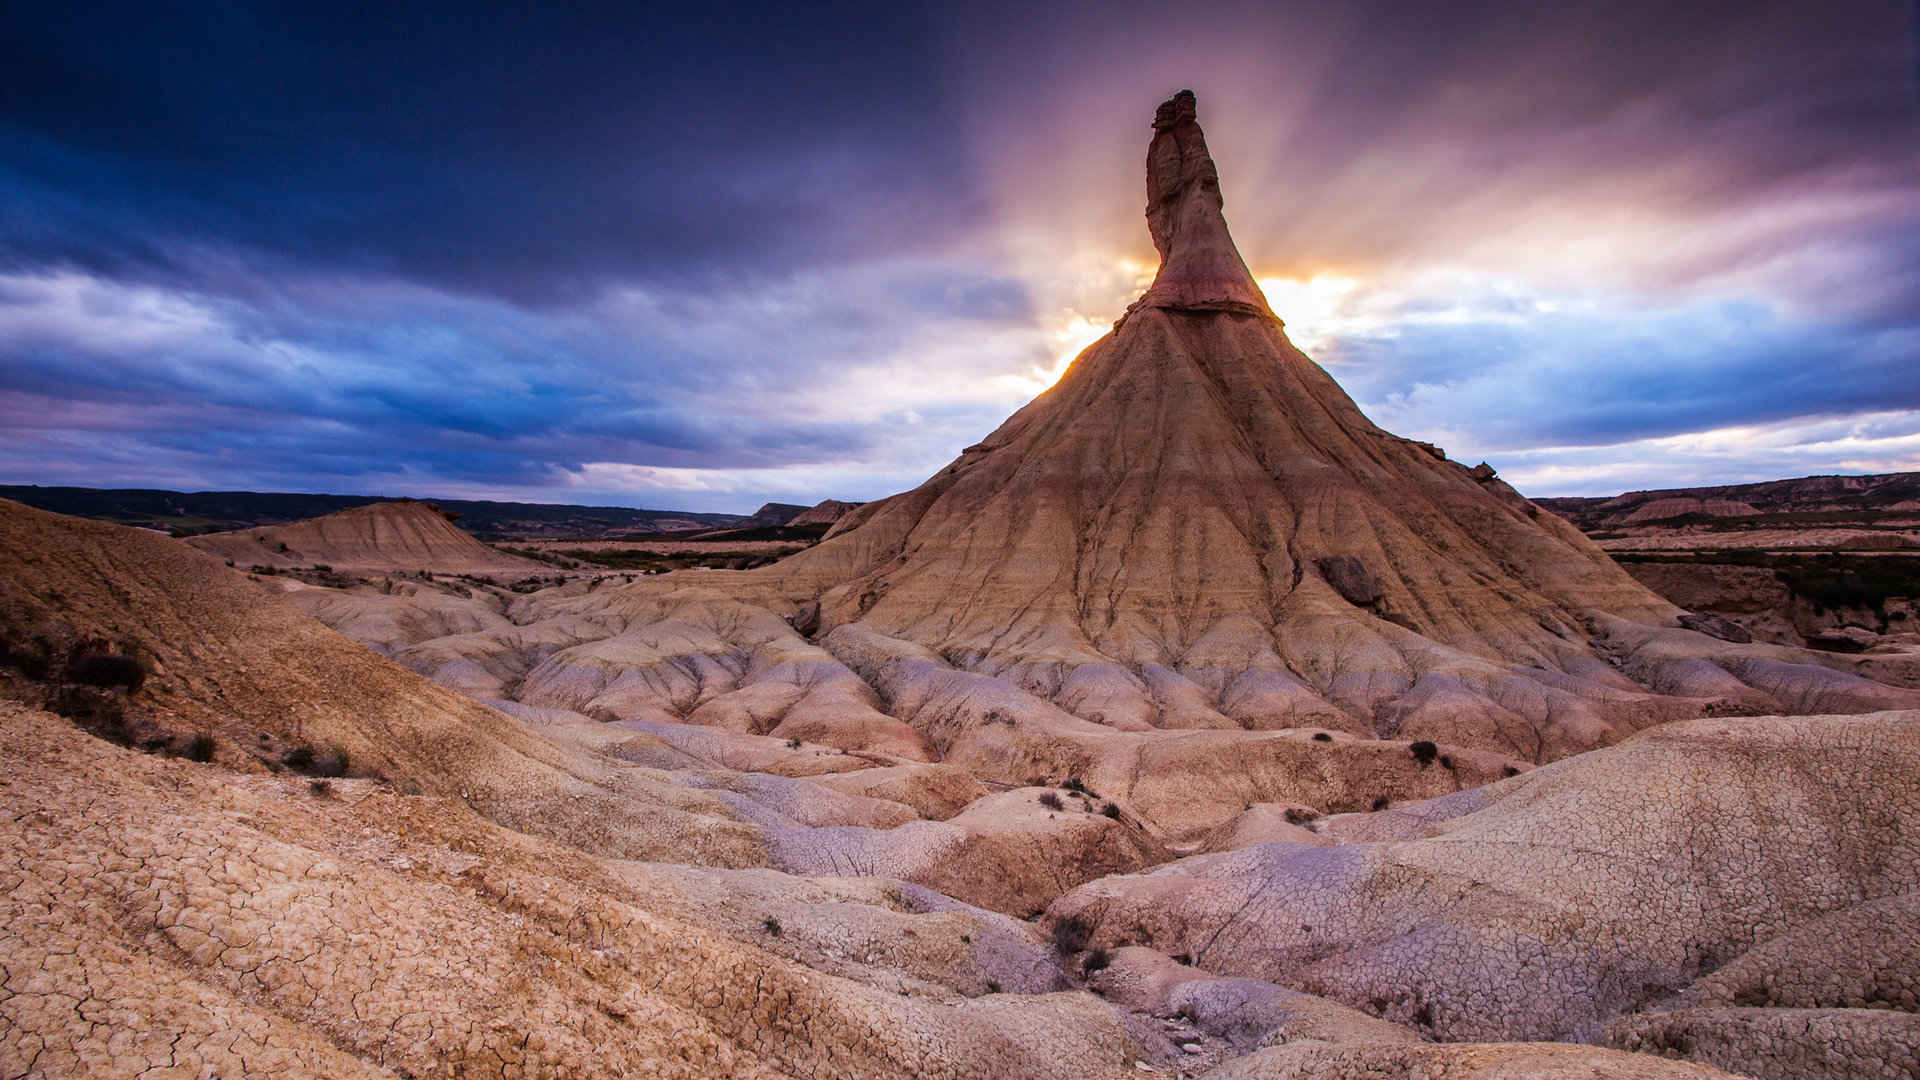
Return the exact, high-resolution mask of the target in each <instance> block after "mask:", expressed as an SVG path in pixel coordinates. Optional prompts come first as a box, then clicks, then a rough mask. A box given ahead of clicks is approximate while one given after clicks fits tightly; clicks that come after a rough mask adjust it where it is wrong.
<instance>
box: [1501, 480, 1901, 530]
mask: <svg viewBox="0 0 1920 1080" xmlns="http://www.w3.org/2000/svg"><path fill="white" fill-rule="evenodd" d="M1533 501H1534V502H1536V503H1538V504H1540V505H1541V506H1544V507H1546V508H1547V509H1549V510H1552V511H1553V512H1554V513H1556V514H1559V515H1560V516H1561V517H1564V518H1566V519H1567V520H1568V521H1571V522H1573V523H1574V525H1576V526H1578V527H1579V528H1580V529H1581V531H1583V532H1586V533H1588V534H1599V533H1606V532H1612V531H1617V530H1622V529H1632V528H1637V527H1667V528H1677V527H1685V526H1695V527H1700V526H1705V527H1707V528H1709V529H1713V530H1715V531H1742V532H1744V531H1753V530H1758V529H1782V528H1836V527H1839V528H1847V527H1852V528H1874V527H1876V526H1884V525H1888V524H1891V523H1893V522H1894V521H1899V522H1906V521H1910V520H1911V519H1913V518H1914V517H1916V515H1920V473H1910V472H1909V473H1885V474H1882V475H1878V476H1802V477H1798V478H1795V479H1792V480H1768V481H1766V482H1764V483H1758V484H1730V485H1727V486H1724V487H1697V488H1668V489H1664V490H1658V491H1629V492H1627V493H1625V494H1624V495H1615V496H1612V497H1610V498H1608V497H1602V498H1580V499H1535V500H1533ZM1595 538H1596V539H1603V538H1604V537H1600V536H1596V537H1595Z"/></svg>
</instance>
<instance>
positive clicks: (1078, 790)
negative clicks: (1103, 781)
mask: <svg viewBox="0 0 1920 1080" xmlns="http://www.w3.org/2000/svg"><path fill="white" fill-rule="evenodd" d="M1060 786H1061V787H1063V788H1066V789H1067V790H1068V791H1071V792H1073V793H1074V794H1076V795H1085V796H1086V797H1087V798H1089V799H1097V798H1099V797H1100V793H1099V792H1097V791H1095V790H1093V789H1092V788H1090V787H1088V786H1087V785H1086V783H1085V782H1083V781H1082V780H1081V779H1080V778H1079V777H1077V776H1069V777H1067V782H1066V783H1064V784H1061V785H1060Z"/></svg>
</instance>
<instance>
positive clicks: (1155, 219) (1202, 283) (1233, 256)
mask: <svg viewBox="0 0 1920 1080" xmlns="http://www.w3.org/2000/svg"><path fill="white" fill-rule="evenodd" d="M1196 107H1197V103H1196V101H1195V99H1194V96H1193V91H1191V90H1182V91H1180V92H1179V93H1178V94H1175V95H1174V96H1173V97H1172V98H1170V99H1168V100H1167V101H1164V102H1162V103H1161V104H1160V109H1159V111H1158V112H1156V113H1155V114H1154V118H1153V143H1152V145H1150V146H1149V147H1148V148H1147V228H1148V230H1149V231H1151V232H1152V233H1153V246H1154V247H1155V248H1158V249H1159V251H1160V272H1159V274H1158V275H1157V276H1155V277H1154V279H1153V287H1152V288H1151V289H1148V290H1147V293H1146V295H1144V296H1142V297H1141V298H1140V300H1139V302H1138V303H1136V304H1135V305H1134V307H1136V308H1138V307H1161V308H1173V309H1176V310H1182V311H1236V312H1242V313H1245V314H1249V315H1266V316H1269V317H1271V316H1272V315H1273V311H1272V309H1270V308H1269V307H1267V298H1266V297H1265V296H1264V295H1262V294H1261V292H1260V287H1259V286H1258V285H1256V284H1254V280H1253V274H1252V273H1250V272H1249V271H1248V270H1247V264H1246V262H1245V261H1244V260H1243V259H1241V258H1240V251H1239V249H1237V248H1235V247H1234V246H1233V237H1232V236H1231V235H1230V234H1229V233H1228V232H1227V220H1226V218H1225V217H1223V216H1221V213H1220V208H1221V206H1222V205H1223V202H1222V200H1221V198H1220V174H1219V172H1218V170H1216V169H1215V168H1214V164H1213V155H1211V154H1209V153H1208V152H1207V139H1206V136H1205V135H1204V134H1203V133H1202V132H1201V130H1200V122H1199V120H1198V119H1197V118H1196Z"/></svg>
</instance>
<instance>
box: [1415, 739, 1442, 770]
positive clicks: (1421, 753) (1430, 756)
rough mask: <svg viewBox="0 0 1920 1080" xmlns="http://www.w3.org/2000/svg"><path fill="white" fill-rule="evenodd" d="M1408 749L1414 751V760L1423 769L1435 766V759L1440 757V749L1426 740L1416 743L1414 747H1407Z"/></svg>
mask: <svg viewBox="0 0 1920 1080" xmlns="http://www.w3.org/2000/svg"><path fill="white" fill-rule="evenodd" d="M1407 749H1408V750H1411V751H1413V760H1415V761H1417V762H1419V763H1420V767H1421V768H1423V769H1424V768H1426V767H1427V766H1429V765H1431V764H1433V762H1434V759H1435V758H1437V757H1439V756H1440V748H1439V747H1438V746H1435V745H1434V744H1432V743H1431V742H1428V741H1427V740H1425V739H1422V740H1420V741H1419V742H1417V743H1414V744H1413V745H1412V746H1409V747H1407Z"/></svg>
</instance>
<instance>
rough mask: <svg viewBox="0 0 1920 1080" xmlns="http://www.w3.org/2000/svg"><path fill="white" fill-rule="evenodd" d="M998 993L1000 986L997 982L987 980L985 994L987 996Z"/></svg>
mask: <svg viewBox="0 0 1920 1080" xmlns="http://www.w3.org/2000/svg"><path fill="white" fill-rule="evenodd" d="M999 992H1000V984H999V982H997V981H996V980H993V979H988V980H987V993H989V994H997V993H999Z"/></svg>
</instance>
